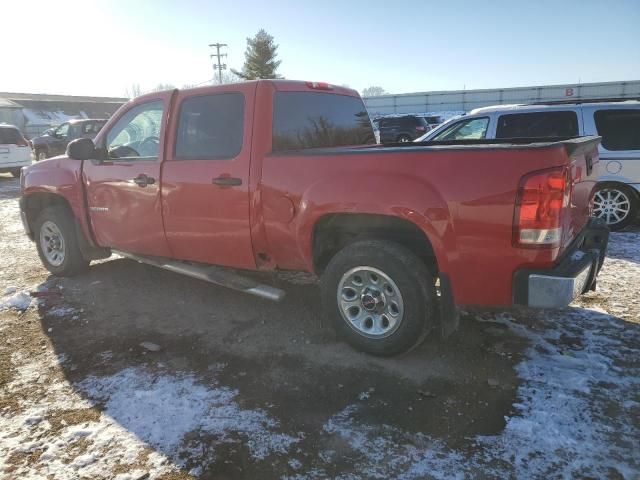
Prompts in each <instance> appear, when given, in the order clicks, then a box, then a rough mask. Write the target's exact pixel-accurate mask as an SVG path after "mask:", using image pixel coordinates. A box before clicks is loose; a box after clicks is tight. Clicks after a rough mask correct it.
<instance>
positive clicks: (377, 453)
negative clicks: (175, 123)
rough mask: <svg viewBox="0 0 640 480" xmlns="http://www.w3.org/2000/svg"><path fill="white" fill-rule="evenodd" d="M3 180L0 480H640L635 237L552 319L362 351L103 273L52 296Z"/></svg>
mask: <svg viewBox="0 0 640 480" xmlns="http://www.w3.org/2000/svg"><path fill="white" fill-rule="evenodd" d="M18 195H19V189H18V183H17V181H16V180H13V179H11V178H10V177H8V176H0V236H1V238H2V242H1V243H0V386H1V389H0V478H2V479H16V478H34V479H41V478H42V479H76V478H87V479H89V478H90V479H119V480H125V479H132V480H133V479H135V480H142V479H145V478H151V479H165V480H167V479H187V478H215V479H227V478H291V479H320V478H341V479H357V478H380V479H388V478H407V479H410V478H438V479H439V478H443V479H444V478H447V479H448V478H576V477H579V478H614V479H615V478H628V479H634V478H639V477H640V380H639V378H640V282H639V281H638V280H640V228H639V227H637V226H636V227H635V228H633V229H631V231H628V232H625V233H616V234H613V235H612V238H611V244H610V251H609V256H608V258H607V260H606V263H605V266H604V268H603V271H602V273H601V276H600V277H599V288H598V291H597V292H591V293H589V294H587V295H585V296H583V297H582V298H581V299H580V300H579V301H578V302H577V303H576V304H575V305H573V306H571V307H570V308H567V309H562V310H548V311H539V312H530V311H525V310H522V311H510V312H508V313H505V312H490V311H486V310H484V311H467V312H464V313H463V315H462V327H461V330H460V332H459V333H458V334H456V335H455V336H454V337H452V338H450V339H448V340H447V341H444V342H443V341H438V340H437V339H427V341H426V342H425V343H424V344H423V345H421V346H420V347H419V348H417V349H415V350H414V351H412V352H411V353H409V354H406V355H403V356H400V357H397V358H392V359H378V358H372V357H370V356H367V355H364V354H360V353H357V352H355V351H353V350H352V349H351V348H349V347H348V346H347V345H345V344H344V343H342V342H340V341H339V340H338V339H336V338H335V334H334V332H333V331H332V329H331V328H330V327H328V326H327V325H323V321H322V317H321V315H320V313H319V310H320V308H319V299H318V291H317V287H316V285H315V284H314V280H313V279H312V278H309V277H307V276H304V275H282V276H280V277H279V278H278V279H276V280H275V283H276V284H277V285H279V286H281V287H283V288H285V289H286V291H287V298H286V299H285V301H284V302H283V303H281V304H273V303H269V302H267V301H264V300H261V299H257V298H253V297H250V296H245V295H243V294H240V293H237V292H233V291H230V290H226V289H223V288H218V287H215V286H212V285H209V284H206V283H204V282H199V281H197V280H193V279H189V278H186V277H182V276H179V275H176V274H172V273H169V272H165V271H162V270H157V269H154V268H153V267H149V266H145V265H141V264H137V263H135V262H131V261H129V260H125V259H122V258H114V259H110V260H107V261H102V262H99V263H96V264H94V265H92V267H91V268H90V270H89V271H88V272H87V273H85V274H83V275H82V276H79V277H76V278H71V279H58V278H54V277H51V276H49V275H48V273H47V272H46V271H45V270H44V268H43V267H42V266H41V264H40V262H39V260H38V257H37V254H36V251H35V246H34V245H33V244H32V243H31V242H30V241H29V240H28V239H27V238H26V237H25V236H24V235H23V233H22V227H21V225H20V220H19V217H18V206H17V198H18Z"/></svg>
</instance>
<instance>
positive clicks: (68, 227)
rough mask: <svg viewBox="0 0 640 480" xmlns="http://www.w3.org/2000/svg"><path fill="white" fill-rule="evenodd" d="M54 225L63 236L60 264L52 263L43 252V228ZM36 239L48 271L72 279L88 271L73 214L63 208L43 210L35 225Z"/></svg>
mask: <svg viewBox="0 0 640 480" xmlns="http://www.w3.org/2000/svg"><path fill="white" fill-rule="evenodd" d="M45 224H47V226H50V224H53V225H54V226H55V227H56V228H57V229H58V231H59V233H60V234H61V236H62V240H63V241H62V247H61V250H62V252H63V253H64V254H63V258H62V261H61V263H60V264H55V263H52V261H51V260H50V259H49V258H48V257H47V254H46V253H45V252H44V251H43V248H44V247H43V241H42V240H41V238H42V237H41V232H42V230H43V226H45ZM34 239H35V242H36V247H37V249H38V255H39V256H40V260H41V261H42V263H43V265H44V266H45V268H46V269H47V270H49V271H50V272H51V273H53V274H54V275H57V276H60V277H70V276H73V275H76V274H78V273H80V272H82V271H84V270H86V269H87V267H88V266H89V262H88V261H87V260H85V258H84V257H83V256H82V252H81V251H80V247H79V244H78V238H77V236H76V229H75V224H74V221H73V217H72V215H71V213H69V211H68V210H67V208H65V207H63V206H55V207H48V208H45V209H44V210H42V212H40V214H39V215H38V218H36V221H35V225H34Z"/></svg>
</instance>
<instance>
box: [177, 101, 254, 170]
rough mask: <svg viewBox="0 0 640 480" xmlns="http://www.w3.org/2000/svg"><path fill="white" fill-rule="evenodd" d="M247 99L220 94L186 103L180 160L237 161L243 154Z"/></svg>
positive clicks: (181, 122)
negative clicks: (237, 157) (245, 102)
mask: <svg viewBox="0 0 640 480" xmlns="http://www.w3.org/2000/svg"><path fill="white" fill-rule="evenodd" d="M243 130H244V95H242V94H241V93H219V94H216V95H201V96H197V97H190V98H187V99H185V100H184V101H183V102H182V105H181V107H180V118H179V119H178V134H177V139H176V155H175V158H176V159H178V160H188V159H214V160H215V159H225V158H233V157H235V156H236V155H238V154H239V153H240V150H242V135H243Z"/></svg>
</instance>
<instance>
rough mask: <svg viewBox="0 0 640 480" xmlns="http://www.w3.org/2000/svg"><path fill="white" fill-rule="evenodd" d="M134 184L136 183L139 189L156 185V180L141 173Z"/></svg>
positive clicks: (134, 180)
mask: <svg viewBox="0 0 640 480" xmlns="http://www.w3.org/2000/svg"><path fill="white" fill-rule="evenodd" d="M133 183H135V184H136V185H138V186H139V187H146V186H147V185H153V184H154V183H156V179H155V178H153V177H149V176H147V175H145V174H144V173H141V174H140V175H138V176H137V177H136V178H134V179H133Z"/></svg>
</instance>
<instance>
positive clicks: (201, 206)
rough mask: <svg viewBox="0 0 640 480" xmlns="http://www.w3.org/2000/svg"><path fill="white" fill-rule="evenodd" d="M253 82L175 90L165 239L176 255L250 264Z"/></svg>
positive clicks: (166, 164)
mask: <svg viewBox="0 0 640 480" xmlns="http://www.w3.org/2000/svg"><path fill="white" fill-rule="evenodd" d="M255 88H256V87H255V84H247V85H234V86H220V87H217V88H215V89H207V90H206V93H204V94H203V93H202V92H198V91H182V92H179V93H178V95H177V97H176V100H175V111H176V112H177V114H176V115H173V118H172V120H171V126H170V132H169V133H170V135H169V138H170V139H169V142H168V148H167V150H168V151H167V155H166V160H165V162H164V165H163V177H162V178H163V184H162V197H163V211H164V225H165V232H166V235H167V241H168V243H169V246H170V248H171V251H172V252H173V255H174V256H175V257H176V258H180V259H183V260H192V261H197V262H204V263H210V264H217V265H226V266H233V267H239V268H255V266H256V263H255V260H254V256H253V248H252V245H251V231H250V224H249V210H250V205H249V192H250V185H249V166H250V158H251V124H252V115H251V112H252V111H253V101H254V95H255Z"/></svg>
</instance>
